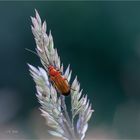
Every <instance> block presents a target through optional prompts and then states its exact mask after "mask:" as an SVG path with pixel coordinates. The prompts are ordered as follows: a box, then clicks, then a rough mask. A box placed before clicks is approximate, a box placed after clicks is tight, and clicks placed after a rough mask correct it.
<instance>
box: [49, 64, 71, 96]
mask: <svg viewBox="0 0 140 140" xmlns="http://www.w3.org/2000/svg"><path fill="white" fill-rule="evenodd" d="M48 70H49V75H50V80H51V82H52V83H53V84H54V86H55V87H56V89H57V90H58V91H59V92H60V93H61V94H62V95H64V96H68V95H69V94H70V86H69V84H68V82H67V80H66V79H65V78H64V77H63V76H62V75H61V73H60V71H58V70H56V69H55V68H54V66H49V67H48Z"/></svg>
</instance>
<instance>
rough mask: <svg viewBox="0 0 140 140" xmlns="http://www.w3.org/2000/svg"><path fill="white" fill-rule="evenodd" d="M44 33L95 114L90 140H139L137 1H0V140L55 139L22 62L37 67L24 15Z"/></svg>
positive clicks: (139, 28)
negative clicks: (38, 20) (37, 18)
mask: <svg viewBox="0 0 140 140" xmlns="http://www.w3.org/2000/svg"><path fill="white" fill-rule="evenodd" d="M35 8H36V9H37V10H38V11H39V13H40V15H41V17H42V19H43V20H45V19H46V21H47V24H48V29H51V31H52V35H53V37H54V43H55V47H57V49H58V52H59V55H60V56H61V60H62V61H63V63H64V65H65V68H66V66H67V65H68V64H69V63H70V64H71V68H72V70H73V78H74V76H75V75H78V78H79V81H80V83H81V87H82V88H84V93H86V94H88V97H89V98H90V101H91V102H92V105H93V108H94V110H95V112H94V114H93V116H92V119H91V120H90V123H89V130H88V132H87V140H88V139H89V140H90V139H140V2H138V1H137V2H119V1H118V2H111V1H108V2H97V1H93V2H70V1H69V2H64V1H54V2H49V1H48V2H45V1H42V2H39V1H38V2H37V1H36V2H33V1H32V2H27V1H25V2H0V65H1V66H0V139H1V140H4V139H6V140H7V139H8V140H9V139H14V140H16V139H18V140H20V139H55V140H56V138H54V137H52V136H50V135H49V134H48V133H47V126H46V125H45V120H44V119H43V118H42V117H41V116H40V111H39V110H38V107H39V103H38V102H37V99H36V96H35V92H36V91H35V84H34V82H33V80H32V78H31V77H30V75H29V71H28V66H27V63H31V64H33V65H35V66H41V64H40V61H39V59H38V58H37V57H36V56H35V55H33V54H31V53H29V52H27V51H25V48H29V49H32V50H34V48H35V42H34V39H33V35H32V33H31V29H30V25H31V20H30V16H34V14H35V13H34V9H35Z"/></svg>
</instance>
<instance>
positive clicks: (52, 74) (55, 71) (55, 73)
mask: <svg viewBox="0 0 140 140" xmlns="http://www.w3.org/2000/svg"><path fill="white" fill-rule="evenodd" d="M48 70H49V74H50V76H57V75H59V74H60V72H59V71H57V70H56V69H55V68H54V67H53V66H49V67H48Z"/></svg>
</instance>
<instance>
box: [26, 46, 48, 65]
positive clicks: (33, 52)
mask: <svg viewBox="0 0 140 140" xmlns="http://www.w3.org/2000/svg"><path fill="white" fill-rule="evenodd" d="M25 50H26V51H29V52H31V53H32V54H35V55H36V56H38V57H39V58H40V59H41V60H42V61H43V62H44V64H46V65H47V67H48V66H49V65H48V64H47V63H46V62H45V60H44V59H43V58H42V57H40V56H39V55H38V54H37V53H36V52H35V51H33V50H30V49H28V48H25ZM47 58H48V57H47Z"/></svg>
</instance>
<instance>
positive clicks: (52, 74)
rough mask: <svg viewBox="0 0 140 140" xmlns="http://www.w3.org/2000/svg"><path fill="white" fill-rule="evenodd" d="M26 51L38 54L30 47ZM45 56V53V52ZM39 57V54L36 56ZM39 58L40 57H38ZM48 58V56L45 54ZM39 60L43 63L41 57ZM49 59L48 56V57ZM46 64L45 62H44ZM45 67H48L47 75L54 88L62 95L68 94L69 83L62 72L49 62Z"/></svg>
mask: <svg viewBox="0 0 140 140" xmlns="http://www.w3.org/2000/svg"><path fill="white" fill-rule="evenodd" d="M26 50H27V51H30V52H31V53H34V54H35V55H37V56H38V54H37V53H36V52H34V51H32V50H30V49H27V48H26ZM46 56H47V54H46ZM38 57H39V56H38ZM40 58H41V57H40ZM47 58H48V56H47ZM41 60H42V61H43V62H44V63H45V61H44V60H43V58H41ZM48 61H49V58H48ZM45 64H46V63H45ZM46 66H47V68H48V75H49V79H50V82H51V83H52V85H53V86H54V87H55V89H56V90H57V91H58V92H59V93H60V94H62V95H64V96H68V95H69V94H70V89H71V88H70V85H69V83H68V80H67V79H66V78H65V77H63V75H62V73H61V72H60V71H59V70H58V69H57V68H56V67H55V66H53V65H51V64H49V65H48V64H46Z"/></svg>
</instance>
